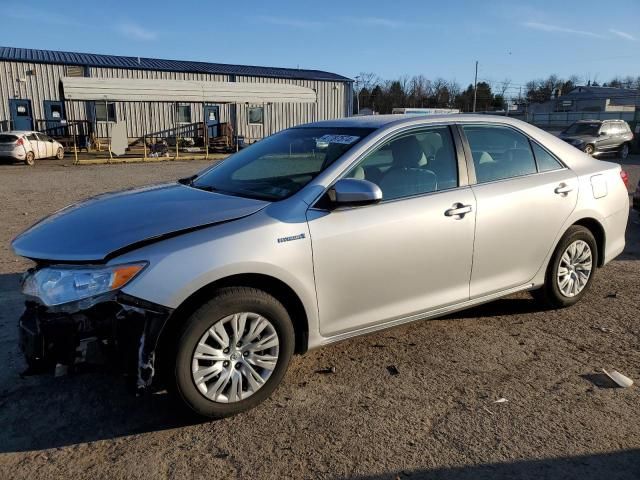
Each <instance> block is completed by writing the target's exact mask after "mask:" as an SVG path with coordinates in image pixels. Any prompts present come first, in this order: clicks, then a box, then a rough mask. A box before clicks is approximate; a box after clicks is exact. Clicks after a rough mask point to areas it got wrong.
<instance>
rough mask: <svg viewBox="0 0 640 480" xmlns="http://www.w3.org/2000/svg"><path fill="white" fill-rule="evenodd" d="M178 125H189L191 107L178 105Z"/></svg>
mask: <svg viewBox="0 0 640 480" xmlns="http://www.w3.org/2000/svg"><path fill="white" fill-rule="evenodd" d="M178 123H191V105H178Z"/></svg>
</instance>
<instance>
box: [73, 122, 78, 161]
mask: <svg viewBox="0 0 640 480" xmlns="http://www.w3.org/2000/svg"><path fill="white" fill-rule="evenodd" d="M73 156H74V157H75V160H74V161H73V164H74V165H77V164H78V145H77V143H76V129H75V128H74V129H73Z"/></svg>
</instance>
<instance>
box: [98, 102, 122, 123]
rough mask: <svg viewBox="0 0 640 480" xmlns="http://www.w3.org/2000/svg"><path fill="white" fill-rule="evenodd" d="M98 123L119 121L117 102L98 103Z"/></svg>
mask: <svg viewBox="0 0 640 480" xmlns="http://www.w3.org/2000/svg"><path fill="white" fill-rule="evenodd" d="M96 121H97V122H115V121H117V119H116V104H115V102H96Z"/></svg>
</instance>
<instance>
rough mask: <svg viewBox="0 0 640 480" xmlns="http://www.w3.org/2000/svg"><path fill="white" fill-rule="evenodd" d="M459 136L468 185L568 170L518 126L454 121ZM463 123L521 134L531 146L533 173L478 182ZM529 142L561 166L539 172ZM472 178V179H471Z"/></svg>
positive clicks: (486, 183)
mask: <svg viewBox="0 0 640 480" xmlns="http://www.w3.org/2000/svg"><path fill="white" fill-rule="evenodd" d="M456 125H457V127H458V130H459V133H460V136H461V137H462V143H463V145H464V153H465V157H466V159H467V169H468V170H469V184H470V185H491V184H493V183H497V182H508V181H509V180H515V179H519V178H527V177H531V176H533V175H545V174H548V173H553V172H560V171H562V170H568V169H569V168H568V167H567V166H566V164H565V163H564V162H563V161H561V160H560V159H559V158H558V157H557V156H556V155H554V154H553V153H552V152H550V151H549V149H547V148H545V147H544V146H542V145H541V144H540V142H538V141H536V140H534V139H533V138H531V137H530V136H529V135H528V134H526V133H525V132H523V131H522V130H520V129H519V128H516V127H514V126H512V125H507V124H503V123H489V122H478V123H475V122H461V123H456ZM465 125H472V126H483V127H501V128H508V129H511V130H513V131H515V132H517V133H519V134H521V135H523V136H524V137H525V138H526V139H527V140H528V141H529V144H530V145H529V148H531V154H532V155H533V161H534V163H535V165H536V171H535V172H534V173H526V174H524V175H517V176H515V177H507V178H500V179H497V180H491V181H490V182H478V179H477V177H476V166H475V164H474V163H473V155H472V153H471V146H470V145H469V140H468V139H467V136H466V134H465V133H464V128H463V127H464V126H465ZM531 142H534V143H536V145H539V146H540V147H541V148H542V149H543V150H546V151H547V152H548V153H549V154H550V155H551V156H552V157H553V158H555V159H556V160H557V161H558V162H559V163H560V165H562V168H559V169H557V170H547V171H546V172H541V171H540V169H539V168H538V161H537V160H536V155H535V153H534V151H533V147H532V146H531ZM472 178H473V180H471V179H472Z"/></svg>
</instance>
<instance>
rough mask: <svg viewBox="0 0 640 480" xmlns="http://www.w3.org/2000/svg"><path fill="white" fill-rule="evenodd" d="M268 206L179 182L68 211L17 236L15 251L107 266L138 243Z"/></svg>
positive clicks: (37, 257)
mask: <svg viewBox="0 0 640 480" xmlns="http://www.w3.org/2000/svg"><path fill="white" fill-rule="evenodd" d="M266 205H268V202H265V201H262V200H253V199H249V198H242V197H234V196H228V195H222V194H219V193H213V192H207V191H204V190H198V189H195V188H192V187H188V186H186V185H181V184H178V183H172V184H163V185H155V186H151V187H144V188H138V189H134V190H127V191H123V192H116V193H107V194H104V195H100V196H97V197H94V198H91V199H89V200H86V201H83V202H80V203H77V204H74V205H70V206H68V207H66V208H63V209H62V210H60V211H58V212H56V213H54V214H53V215H51V216H49V217H47V218H45V219H43V220H41V221H40V222H39V223H36V224H35V225H34V226H32V227H31V228H29V229H28V230H26V231H25V232H23V233H22V234H20V235H19V236H18V237H16V238H15V239H14V240H13V242H12V247H13V250H14V251H15V252H16V254H18V255H21V256H23V257H27V258H32V259H35V260H51V261H62V262H65V261H66V262H102V261H104V260H106V259H107V258H108V257H109V256H110V255H113V254H114V252H118V251H121V250H123V249H127V248H130V247H132V246H134V245H135V244H139V243H143V242H149V241H153V240H158V239H161V238H163V237H166V236H171V235H176V234H179V233H180V232H183V231H187V230H191V229H194V228H198V227H205V226H208V225H213V224H216V223H221V222H227V221H230V220H235V219H237V218H241V217H246V216H248V215H251V214H253V213H255V212H257V211H258V210H260V209H262V208H264V207H265V206H266Z"/></svg>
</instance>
